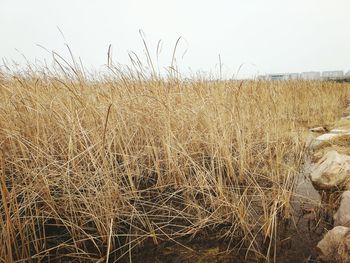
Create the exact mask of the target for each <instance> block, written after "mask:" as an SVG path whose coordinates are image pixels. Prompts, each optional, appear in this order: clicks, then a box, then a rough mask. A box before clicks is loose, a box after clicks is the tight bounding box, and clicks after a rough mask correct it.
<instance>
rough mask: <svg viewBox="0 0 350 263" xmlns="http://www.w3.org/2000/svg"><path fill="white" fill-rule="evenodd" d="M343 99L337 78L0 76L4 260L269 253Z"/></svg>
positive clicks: (349, 89) (348, 93) (0, 245)
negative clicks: (204, 251) (214, 245)
mask: <svg viewBox="0 0 350 263" xmlns="http://www.w3.org/2000/svg"><path fill="white" fill-rule="evenodd" d="M72 74H73V73H72ZM348 98H350V85H349V84H346V83H344V84H338V83H334V82H319V81H290V82H289V81H284V82H279V81H275V82H273V81H271V82H269V81H216V80H205V79H196V80H193V81H188V80H186V81H182V80H179V79H176V78H168V79H153V80H147V79H145V78H142V76H141V77H140V76H136V75H133V74H129V73H127V72H126V73H122V72H119V75H118V76H116V77H110V76H104V75H96V76H95V77H94V78H91V77H90V78H84V77H82V76H81V75H79V74H77V76H75V77H74V76H73V75H70V74H68V73H67V74H66V75H56V76H55V74H43V73H38V72H35V71H32V72H31V71H28V72H23V73H21V74H19V73H11V72H7V71H6V72H5V71H3V72H2V73H1V74H0V169H1V170H0V179H1V180H0V185H1V188H0V198H1V202H0V215H1V216H0V261H1V262H38V261H46V262H47V261H51V262H54V261H76V262H89V261H93V262H104V261H107V262H108V261H110V262H112V261H115V260H118V259H120V260H125V261H127V262H131V261H132V256H133V255H134V254H136V253H139V252H140V251H142V249H143V247H144V246H145V245H149V244H154V245H159V244H163V243H164V242H175V243H181V240H183V239H184V238H187V239H193V240H195V239H196V237H198V236H205V237H206V238H207V239H208V240H226V241H227V244H228V247H227V249H228V250H230V249H239V248H242V249H245V251H247V250H248V251H251V252H252V253H254V254H256V255H258V256H260V257H262V258H264V256H266V255H271V253H272V251H274V246H275V245H276V242H275V240H276V238H277V236H278V231H277V229H278V228H277V227H278V225H279V223H280V222H282V221H283V220H287V219H288V218H289V217H290V215H291V206H290V200H291V197H292V196H293V184H294V181H295V178H296V175H297V174H298V171H299V170H300V167H301V166H302V164H303V162H304V157H305V153H306V144H305V143H306V136H307V132H306V131H307V130H308V128H310V127H313V126H317V125H330V124H331V123H332V121H334V120H336V119H338V118H339V116H340V115H341V113H342V112H343V111H344V108H345V107H346V106H347V104H348V101H347V99H348Z"/></svg>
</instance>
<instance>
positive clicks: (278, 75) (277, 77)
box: [267, 73, 286, 80]
mask: <svg viewBox="0 0 350 263" xmlns="http://www.w3.org/2000/svg"><path fill="white" fill-rule="evenodd" d="M285 76H286V74H282V73H276V74H269V75H267V79H268V80H284V79H285Z"/></svg>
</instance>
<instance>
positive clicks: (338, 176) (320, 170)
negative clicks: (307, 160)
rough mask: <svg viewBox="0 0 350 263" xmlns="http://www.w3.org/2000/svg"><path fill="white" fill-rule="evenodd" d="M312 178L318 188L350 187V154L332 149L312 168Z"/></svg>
mask: <svg viewBox="0 0 350 263" xmlns="http://www.w3.org/2000/svg"><path fill="white" fill-rule="evenodd" d="M310 179H311V181H312V183H313V185H314V186H315V188H316V189H320V190H331V189H338V188H345V189H350V187H349V186H350V184H349V182H350V156H348V155H345V154H339V153H337V152H336V151H334V150H332V151H329V152H327V153H326V154H325V155H324V156H323V157H322V158H321V159H320V160H319V161H318V162H317V163H316V164H314V165H313V167H312V169H311V174H310Z"/></svg>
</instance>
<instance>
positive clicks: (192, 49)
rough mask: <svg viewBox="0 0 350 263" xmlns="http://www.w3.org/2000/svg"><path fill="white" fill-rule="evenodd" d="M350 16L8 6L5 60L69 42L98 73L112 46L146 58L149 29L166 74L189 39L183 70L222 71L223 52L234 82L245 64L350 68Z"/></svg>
mask: <svg viewBox="0 0 350 263" xmlns="http://www.w3.org/2000/svg"><path fill="white" fill-rule="evenodd" d="M349 12H350V1H349V0H230V1H229V0H216V1H206V0H201V1H199V0H198V1H197V0H192V1H191V0H176V1H175V0H174V1H169V0H148V1H145V0H144V1H141V0H128V1H120V0H115V1H112V0H99V1H98V0H60V1H53V0H50V1H49V0H32V1H25V0H22V1H19V0H0V36H1V41H0V57H1V58H4V57H5V58H7V59H9V60H12V59H13V60H15V61H18V62H21V61H22V60H21V55H20V54H19V53H18V51H16V49H17V50H19V51H20V52H22V53H23V54H24V55H25V56H26V57H27V58H28V59H29V60H30V61H34V59H39V60H43V59H44V58H49V55H48V54H47V53H46V51H44V50H43V49H42V48H40V47H38V46H37V44H39V45H42V46H44V47H46V48H47V49H49V50H54V51H57V52H58V53H60V54H62V55H64V56H67V51H66V49H65V47H64V44H65V42H67V43H68V44H69V45H70V47H71V48H72V50H73V52H74V54H75V55H76V56H80V57H81V58H82V60H83V62H84V64H85V65H86V66H87V67H91V66H93V67H94V68H97V69H98V68H100V67H101V66H102V65H103V64H105V63H106V57H107V55H106V53H107V48H108V45H109V44H112V46H113V59H114V61H117V62H120V63H123V64H125V63H128V56H127V54H128V52H129V51H136V52H137V53H139V54H142V50H143V46H142V41H141V38H140V35H139V29H142V30H143V31H144V32H145V36H146V40H147V42H148V46H149V49H150V51H151V53H152V56H153V57H154V59H155V53H156V47H157V42H158V40H160V39H161V40H162V41H163V51H162V53H161V58H160V67H161V68H162V67H164V66H168V65H169V64H170V62H171V55H172V50H173V47H174V44H175V42H176V40H177V38H178V37H180V36H182V37H183V40H182V41H181V42H180V45H179V48H178V53H177V54H178V55H177V61H178V63H179V66H180V67H181V69H182V71H183V72H188V71H189V68H191V69H192V71H198V70H205V71H209V70H212V71H214V72H215V71H216V70H217V64H218V61H219V60H218V55H219V54H220V55H221V58H222V63H223V64H224V72H225V75H226V76H231V75H232V73H234V72H235V71H237V69H238V68H239V66H240V65H241V64H243V69H242V71H241V74H256V73H257V72H259V73H265V72H267V73H271V72H301V71H311V70H314V71H322V70H336V69H340V70H350V13H349ZM57 27H59V28H60V29H61V30H62V31H63V33H64V35H65V39H66V40H64V39H63V37H62V36H61V34H60V32H59V30H58V29H57ZM185 50H187V53H186V54H185V56H184V57H183V58H182V55H183V53H184V52H185Z"/></svg>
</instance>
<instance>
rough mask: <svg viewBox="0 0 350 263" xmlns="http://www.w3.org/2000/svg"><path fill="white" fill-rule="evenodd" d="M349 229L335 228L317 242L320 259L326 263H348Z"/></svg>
mask: <svg viewBox="0 0 350 263" xmlns="http://www.w3.org/2000/svg"><path fill="white" fill-rule="evenodd" d="M349 231H350V228H348V227H345V226H336V227H334V228H333V229H332V230H330V231H329V232H328V233H327V234H326V235H325V236H324V238H323V239H322V240H321V241H320V242H318V244H317V247H316V248H317V250H318V252H319V254H320V259H321V260H324V261H326V262H334V263H350V254H349V247H350V232H349Z"/></svg>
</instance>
